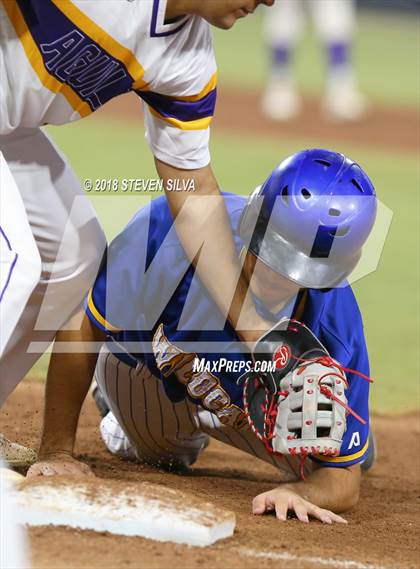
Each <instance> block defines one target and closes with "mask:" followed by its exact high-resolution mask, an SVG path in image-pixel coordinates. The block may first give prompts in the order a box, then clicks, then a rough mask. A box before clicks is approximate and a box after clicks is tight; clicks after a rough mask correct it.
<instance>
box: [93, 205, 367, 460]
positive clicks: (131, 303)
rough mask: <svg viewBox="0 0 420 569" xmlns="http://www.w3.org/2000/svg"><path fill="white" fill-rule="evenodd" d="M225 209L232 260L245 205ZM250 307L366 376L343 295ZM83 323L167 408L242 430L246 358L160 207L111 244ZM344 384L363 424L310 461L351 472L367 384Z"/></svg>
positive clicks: (351, 423)
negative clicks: (202, 412)
mask: <svg viewBox="0 0 420 569" xmlns="http://www.w3.org/2000/svg"><path fill="white" fill-rule="evenodd" d="M224 199H225V203H226V208H227V211H228V214H229V218H230V221H231V227H232V232H233V238H234V242H235V245H236V248H237V251H238V253H239V251H240V250H241V248H242V247H243V243H242V242H241V240H240V238H239V236H238V234H237V231H236V228H237V225H238V221H239V217H240V214H241V212H242V209H243V207H244V205H245V203H246V200H245V199H244V198H243V197H241V196H236V195H231V194H224ZM254 301H255V304H256V307H257V310H258V312H259V313H260V314H261V316H263V317H264V318H266V319H269V320H272V321H273V322H276V321H278V320H279V319H280V318H281V317H283V316H288V317H293V318H295V319H297V320H300V321H301V322H303V323H304V324H305V325H306V326H308V327H309V328H310V329H311V330H312V332H313V333H314V334H315V335H316V336H317V337H318V338H319V340H320V341H321V342H322V343H323V344H324V346H325V347H326V348H327V350H328V351H329V353H330V354H331V356H332V357H333V358H334V359H336V360H337V361H339V362H340V363H341V364H342V365H343V366H345V367H347V368H351V369H353V370H357V371H358V372H360V373H362V374H365V375H369V361H368V354H367V348H366V343H365V338H364V333H363V324H362V318H361V315H360V311H359V308H358V305H357V302H356V299H355V297H354V294H353V291H352V290H351V287H350V286H346V287H343V288H335V289H329V290H313V289H305V290H302V291H301V292H300V293H299V294H298V295H297V296H296V297H295V298H293V299H291V301H290V302H289V304H288V306H285V307H284V308H283V309H282V310H281V311H280V312H279V313H276V314H273V313H271V312H269V311H268V309H267V308H266V307H265V306H264V304H263V303H262V302H261V301H260V300H259V299H258V298H256V297H254ZM86 313H87V315H88V316H89V318H90V320H91V321H92V322H93V323H94V324H95V325H96V326H97V327H98V328H100V329H101V330H102V331H104V332H105V333H106V334H107V336H108V344H109V347H110V349H111V350H112V351H113V352H114V353H115V354H116V355H117V357H119V358H120V359H121V360H123V361H124V362H126V363H128V364H129V365H132V366H135V365H136V363H137V362H142V363H145V364H146V365H147V367H148V368H149V370H150V371H151V372H152V373H153V374H154V375H155V376H157V377H159V378H161V380H162V381H163V383H164V386H165V391H166V394H167V395H168V397H169V398H170V399H171V400H172V401H180V400H182V399H184V398H186V397H189V398H190V399H192V400H193V401H194V402H196V403H197V404H199V405H202V406H203V407H205V408H207V409H209V410H210V411H212V412H213V413H215V414H216V415H217V417H218V418H219V420H220V421H221V422H222V423H226V424H231V425H234V426H235V427H238V428H243V427H244V425H245V424H246V421H245V420H244V413H243V400H242V399H243V383H242V382H241V379H240V378H241V375H242V374H243V373H244V371H246V366H247V365H249V364H250V357H249V353H248V352H247V351H246V350H245V349H244V348H243V346H242V345H241V343H240V342H239V339H238V337H237V335H236V333H235V331H234V330H233V328H232V327H231V326H230V324H229V322H228V321H227V319H226V317H225V316H224V315H222V313H221V312H220V310H219V309H218V307H217V306H216V305H215V303H214V301H213V299H212V298H211V297H210V295H209V293H208V292H207V290H206V289H205V287H204V286H203V284H202V283H201V281H200V279H199V278H198V276H197V274H196V273H195V271H194V267H193V266H192V264H191V263H190V261H189V260H188V258H187V256H186V254H185V252H184V250H183V248H182V246H181V244H180V242H179V240H178V237H177V235H176V232H175V229H174V227H173V222H172V217H171V214H170V211H169V208H168V205H167V201H166V199H165V198H164V197H161V198H158V199H156V200H154V201H152V202H151V203H150V204H149V205H148V206H146V207H145V208H143V209H141V210H140V211H139V212H138V213H137V214H136V215H135V216H134V218H133V219H132V220H131V221H130V223H129V224H128V225H127V226H126V227H125V229H124V230H123V231H122V232H121V233H120V234H119V235H118V236H117V237H116V238H115V239H114V240H113V241H112V243H111V244H110V246H109V248H108V252H107V258H106V259H104V261H103V263H102V267H101V269H100V271H99V274H98V276H97V279H96V282H95V284H94V286H93V288H92V290H91V291H90V293H89V295H88V298H87V299H86ZM204 362H205V363H204ZM221 362H223V365H222V366H221V365H220V363H221ZM347 378H348V382H349V388H348V390H347V393H346V395H347V399H348V404H349V406H350V407H351V408H352V409H353V410H354V411H356V413H357V414H359V415H360V416H361V417H362V418H363V419H364V420H365V421H366V424H362V423H361V422H360V421H358V420H357V419H356V418H355V417H354V416H353V415H348V416H347V430H346V432H345V435H344V438H343V443H342V447H341V452H340V455H339V456H337V457H333V458H331V457H317V458H313V460H316V461H318V462H319V463H322V464H323V465H326V466H333V467H338V466H350V465H352V464H355V463H357V462H361V461H363V460H364V458H365V457H366V453H367V451H368V434H369V410H368V396H369V383H368V382H367V381H366V380H365V379H362V378H360V377H358V376H356V375H355V374H353V373H351V372H349V373H347Z"/></svg>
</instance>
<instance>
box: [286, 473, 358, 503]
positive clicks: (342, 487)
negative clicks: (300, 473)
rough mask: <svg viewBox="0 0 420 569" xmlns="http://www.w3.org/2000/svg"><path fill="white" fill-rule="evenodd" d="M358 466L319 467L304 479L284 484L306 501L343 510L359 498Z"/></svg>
mask: <svg viewBox="0 0 420 569" xmlns="http://www.w3.org/2000/svg"><path fill="white" fill-rule="evenodd" d="M360 477H361V476H360V466H359V465H358V464H356V465H354V466H351V467H349V468H319V469H318V470H315V471H314V472H313V473H312V474H311V475H310V476H308V477H307V479H306V480H305V481H301V482H292V483H290V484H287V485H286V486H287V487H288V488H290V489H291V490H293V491H294V492H296V493H297V494H299V496H301V497H302V498H304V499H305V500H308V502H311V503H312V504H315V505H317V506H319V507H320V508H325V509H327V510H331V511H333V512H335V513H340V512H345V511H346V510H348V509H350V508H352V507H353V506H355V505H356V504H357V502H358V500H359V489H360Z"/></svg>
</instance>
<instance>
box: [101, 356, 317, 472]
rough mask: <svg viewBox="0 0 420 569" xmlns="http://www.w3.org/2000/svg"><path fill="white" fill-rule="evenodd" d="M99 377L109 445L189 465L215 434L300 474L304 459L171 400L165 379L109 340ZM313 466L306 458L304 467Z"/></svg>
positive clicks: (156, 461) (141, 457) (136, 456)
mask: <svg viewBox="0 0 420 569" xmlns="http://www.w3.org/2000/svg"><path fill="white" fill-rule="evenodd" d="M95 379H96V382H97V384H98V385H99V388H100V389H101V391H102V393H103V395H104V396H105V398H106V400H107V402H108V405H109V407H110V409H111V412H110V413H108V415H107V416H106V417H105V418H104V419H102V422H101V425H100V431H101V435H102V439H103V440H104V442H105V444H106V446H107V448H108V450H109V451H110V452H111V453H113V454H115V455H118V456H120V457H121V458H124V459H127V460H137V461H140V462H146V463H148V464H152V465H154V466H159V467H163V468H171V467H175V468H185V467H188V466H190V465H192V464H194V462H195V461H196V460H197V458H198V456H199V454H200V452H201V451H202V450H204V449H205V448H206V446H207V444H208V437H209V436H210V437H213V438H215V439H217V440H219V441H221V442H223V443H225V444H227V445H230V446H232V447H235V448H237V449H240V450H242V451H245V452H247V453H249V454H251V455H252V456H255V457H257V458H259V459H261V460H264V461H266V462H268V463H269V464H272V465H273V466H275V467H276V468H279V469H280V470H281V471H282V472H283V473H285V474H286V475H287V476H288V478H294V479H296V478H298V477H299V476H300V459H299V458H297V457H292V456H284V457H283V458H281V457H275V456H273V455H271V454H269V453H268V452H267V450H266V449H265V447H264V445H263V443H262V442H261V441H260V440H258V439H257V438H256V436H255V435H254V434H253V433H252V432H251V431H250V430H248V429H247V430H238V429H235V428H233V427H231V426H229V425H223V424H222V423H220V421H219V420H218V418H217V417H216V415H214V414H213V413H211V412H210V411H207V410H206V409H204V408H203V407H201V406H198V405H195V404H194V403H193V402H192V401H190V400H188V399H185V400H183V401H180V402H178V403H173V402H172V401H170V399H169V398H168V396H167V395H166V392H165V389H164V386H163V383H162V381H161V380H160V379H158V378H156V377H155V376H154V375H153V374H152V373H151V372H150V371H149V370H148V369H147V367H146V366H145V365H144V364H143V365H140V366H138V368H137V369H135V368H132V367H130V366H129V365H127V364H126V363H124V362H122V361H121V360H119V359H118V358H117V357H115V356H114V354H112V353H111V352H110V351H109V349H108V347H107V346H106V345H104V346H103V347H102V349H101V352H100V354H99V358H98V362H97V366H96V370H95ZM311 469H312V465H311V461H310V460H307V461H306V462H305V472H306V474H308V473H309V472H310V471H311Z"/></svg>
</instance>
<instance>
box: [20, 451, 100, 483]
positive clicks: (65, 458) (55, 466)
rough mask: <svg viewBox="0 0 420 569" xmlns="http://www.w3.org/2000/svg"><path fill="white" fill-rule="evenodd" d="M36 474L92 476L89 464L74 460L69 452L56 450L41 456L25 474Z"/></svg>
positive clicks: (29, 476)
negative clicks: (56, 451)
mask: <svg viewBox="0 0 420 569" xmlns="http://www.w3.org/2000/svg"><path fill="white" fill-rule="evenodd" d="M26 476H27V477H28V478H34V477H36V476H94V474H93V472H92V470H91V468H90V466H89V465H88V464H86V463H84V462H81V461H80V460H76V459H75V458H73V457H72V456H71V455H70V454H69V453H65V452H62V453H60V452H58V453H54V454H49V455H47V456H44V457H41V459H39V460H38V462H36V463H35V464H33V465H32V466H31V468H30V469H29V470H28V473H27V475H26Z"/></svg>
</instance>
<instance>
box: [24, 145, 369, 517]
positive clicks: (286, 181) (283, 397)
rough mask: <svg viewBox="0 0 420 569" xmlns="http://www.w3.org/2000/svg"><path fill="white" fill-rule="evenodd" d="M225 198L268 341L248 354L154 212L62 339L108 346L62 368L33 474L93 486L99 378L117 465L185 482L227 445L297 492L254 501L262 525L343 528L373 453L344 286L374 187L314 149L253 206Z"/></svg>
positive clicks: (105, 432)
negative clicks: (82, 476)
mask: <svg viewBox="0 0 420 569" xmlns="http://www.w3.org/2000/svg"><path fill="white" fill-rule="evenodd" d="M224 199H225V203H226V208H227V211H228V214H229V219H230V223H231V227H232V231H233V235H234V241H235V246H236V250H237V252H238V254H239V256H240V258H241V259H242V262H243V268H244V274H245V276H246V279H247V281H248V283H249V286H250V289H251V291H252V294H253V298H254V301H255V303H256V306H257V309H258V311H259V313H260V315H261V317H262V318H264V319H266V320H268V321H270V322H272V328H271V330H269V331H268V332H267V333H265V334H264V335H263V336H262V337H261V339H260V340H259V341H258V342H257V344H256V346H255V348H254V349H253V350H252V352H251V353H249V352H248V351H246V349H245V348H244V345H243V344H242V343H241V342H239V341H238V340H239V338H238V335H237V334H236V332H235V330H234V329H233V328H232V326H231V325H230V324H229V323H228V322H227V321H226V318H225V317H224V316H223V314H222V313H221V312H220V310H218V308H217V306H216V305H215V303H214V301H213V300H212V299H211V297H210V296H209V295H208V293H207V291H206V289H205V287H204V286H203V284H202V282H201V280H200V278H199V277H198V276H197V274H196V271H195V270H194V267H193V265H192V264H191V262H190V261H189V259H188V256H187V255H186V254H185V251H184V250H183V247H182V245H181V243H180V241H179V238H178V237H177V235H176V233H175V231H174V229H173V222H172V218H171V215H170V211H169V208H168V205H167V202H166V201H165V200H164V199H162V198H159V199H156V200H155V201H153V202H152V203H151V204H150V205H149V206H147V207H145V208H144V209H142V210H140V211H139V213H138V214H137V215H136V216H135V217H134V218H133V219H132V220H131V222H130V223H129V224H128V225H127V227H126V228H125V229H124V230H123V231H122V233H121V234H120V235H118V236H117V237H116V238H115V239H114V241H113V242H112V243H111V245H110V247H109V250H108V254H107V259H106V260H104V262H103V264H102V266H101V269H100V271H99V274H98V277H97V279H96V282H95V284H94V286H93V288H92V290H91V291H90V293H89V295H88V297H87V300H86V315H85V318H84V321H83V324H82V328H81V330H80V331H78V332H65V331H62V332H60V340H62V341H67V342H72V341H76V342H81V344H79V345H80V346H82V345H84V346H86V345H88V344H84V343H85V342H90V343H91V342H95V341H96V342H100V343H101V342H103V345H102V348H101V351H100V354H99V357H98V355H97V353H83V354H82V353H71V354H59V353H56V354H53V357H52V362H51V366H50V370H49V375H48V385H47V399H46V413H45V425H44V432H43V438H42V444H41V448H40V455H39V461H40V462H38V463H37V464H35V465H34V466H33V467H32V468H31V469H30V471H29V475H30V476H36V475H51V474H60V473H73V474H77V473H89V472H90V470H89V467H88V466H87V465H86V464H83V463H81V462H79V461H77V460H76V459H75V458H73V448H74V440H75V432H76V426H77V421H78V416H79V412H80V408H81V405H82V403H83V400H84V398H85V396H86V393H87V391H88V389H89V385H90V383H91V379H92V376H93V375H94V371H95V367H96V371H95V379H96V382H97V384H98V386H99V390H100V391H97V397H96V398H97V400H98V401H99V402H100V403H101V405H100V406H101V408H102V411H103V420H102V422H101V433H102V437H103V440H104V441H105V444H106V445H107V447H108V449H109V450H110V452H112V453H114V454H117V455H119V456H121V457H123V458H126V459H131V460H138V461H143V462H146V463H149V464H152V465H159V466H160V467H166V468H181V469H182V468H185V467H188V466H190V465H192V464H193V463H194V462H195V461H196V459H197V457H198V455H199V454H200V452H202V451H203V449H205V447H206V446H207V443H208V437H214V438H215V439H218V440H219V441H222V442H223V443H226V444H228V445H231V446H233V447H236V448H238V449H241V450H243V451H245V452H248V453H250V454H251V455H253V456H255V457H258V458H260V459H262V460H265V461H267V462H269V463H271V464H273V465H275V466H276V467H278V468H279V469H281V470H282V471H283V472H284V473H285V474H286V475H288V477H289V478H290V479H291V480H294V481H292V482H290V483H287V484H283V485H282V486H280V487H279V488H276V489H274V490H272V491H269V492H266V493H264V494H260V495H259V496H257V497H256V498H255V499H254V502H253V512H254V513H255V514H262V513H264V512H266V511H270V510H274V509H275V511H276V514H277V517H278V518H279V519H281V520H285V519H286V516H287V512H288V511H291V512H293V513H294V514H296V516H297V517H298V518H299V519H300V520H301V521H303V522H307V521H308V516H312V517H314V518H318V519H319V520H321V521H323V522H325V523H333V522H338V523H342V522H345V520H344V519H343V518H342V517H340V516H339V515H337V513H338V512H342V511H345V510H347V509H348V508H350V507H351V506H353V505H354V504H355V503H356V502H357V499H358V492H359V483H360V470H361V469H360V465H361V464H362V463H363V462H364V461H366V460H367V459H368V458H369V456H371V455H372V453H373V448H372V445H370V444H369V412H368V393H369V378H368V375H369V363H368V355H367V349H366V345H365V339H364V334H363V326H362V319H361V315H360V312H359V309H358V306H357V302H356V300H355V297H354V295H353V292H352V290H351V288H350V286H349V285H348V284H347V283H346V281H345V279H346V276H347V275H348V274H349V273H350V272H351V271H352V269H353V268H354V267H355V265H356V264H357V262H358V260H359V258H360V254H361V247H362V245H363V243H364V242H365V240H366V238H367V237H368V235H369V233H370V230H371V229H372V226H373V223H374V220H375V215H376V196H375V192H374V188H373V186H372V184H371V182H370V180H369V178H368V177H367V175H366V174H365V173H364V172H363V170H362V169H361V168H360V167H359V166H358V165H357V164H355V163H354V162H352V161H351V160H349V159H348V158H346V157H345V156H343V155H341V154H338V153H335V152H332V151H328V150H321V149H314V150H306V151H303V152H299V153H297V154H295V155H294V156H292V157H290V158H288V159H287V160H285V161H284V162H283V163H281V164H280V166H278V167H277V168H276V169H275V170H274V171H273V172H272V174H271V175H270V176H269V177H268V178H267V180H266V181H265V182H264V184H263V185H262V186H261V187H259V188H257V189H256V190H255V191H254V192H253V193H252V195H251V197H250V199H249V200H248V202H247V201H246V200H245V199H244V198H243V197H240V196H236V195H231V194H224ZM302 323H304V324H302ZM89 345H92V344H89ZM74 351H77V347H74ZM79 351H80V350H79ZM101 394H102V396H101ZM301 478H303V479H305V480H304V481H303V480H299V479H301Z"/></svg>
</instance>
